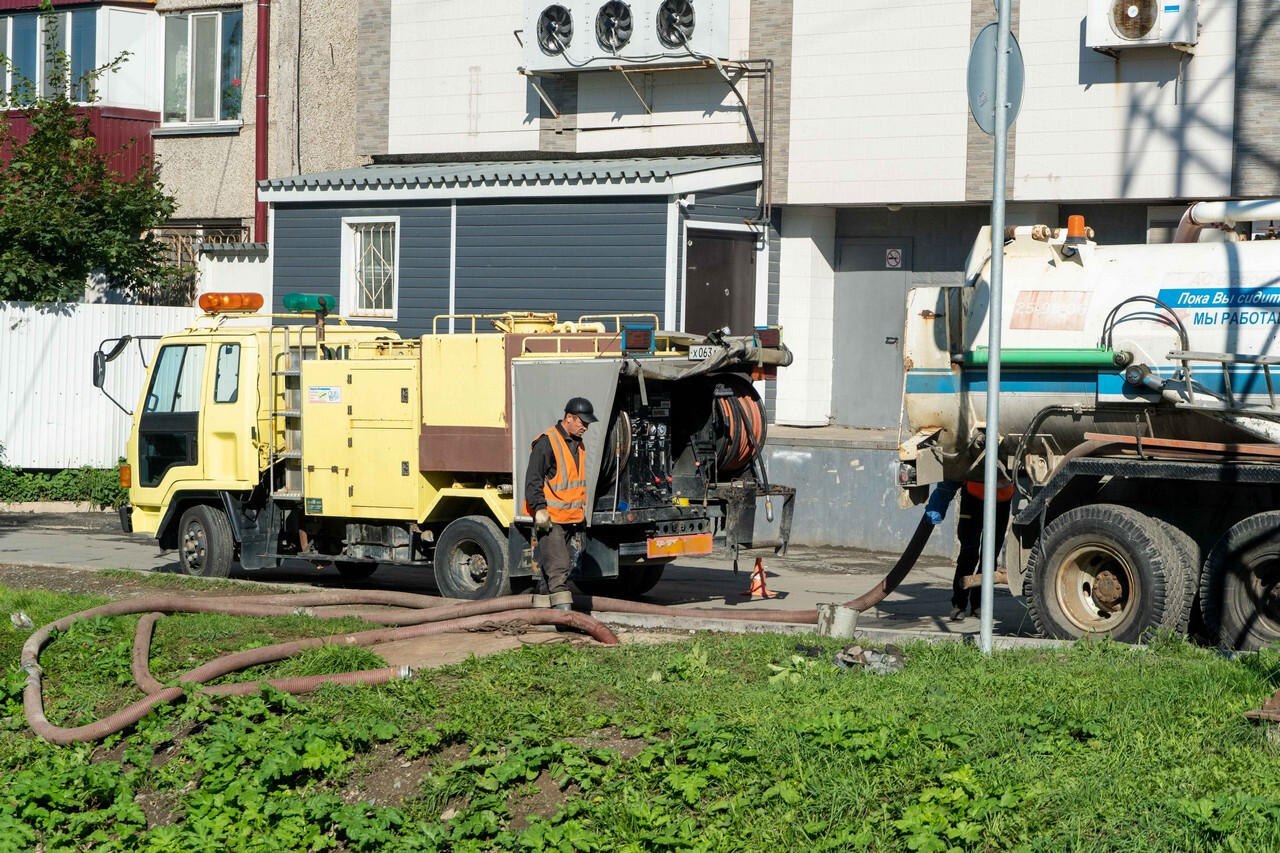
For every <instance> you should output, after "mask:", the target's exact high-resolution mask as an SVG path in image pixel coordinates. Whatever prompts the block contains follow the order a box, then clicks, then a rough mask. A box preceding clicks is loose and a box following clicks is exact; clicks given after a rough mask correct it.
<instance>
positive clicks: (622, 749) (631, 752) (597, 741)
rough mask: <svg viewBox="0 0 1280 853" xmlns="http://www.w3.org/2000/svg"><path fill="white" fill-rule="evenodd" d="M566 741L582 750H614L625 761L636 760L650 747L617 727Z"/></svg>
mask: <svg viewBox="0 0 1280 853" xmlns="http://www.w3.org/2000/svg"><path fill="white" fill-rule="evenodd" d="M565 740H566V741H567V742H568V743H571V744H573V745H574V746H576V747H579V748H581V749H612V750H613V751H614V752H617V753H618V754H619V755H620V756H622V758H623V760H629V759H632V758H635V757H636V756H637V755H639V754H640V751H641V750H643V749H644V748H645V747H646V746H648V745H649V743H648V741H646V740H645V739H644V738H637V737H627V736H625V735H623V733H622V729H620V728H618V727H617V726H606V727H605V728H603V729H598V730H596V731H594V732H592V733H591V734H589V735H586V736H585V737H570V738H565Z"/></svg>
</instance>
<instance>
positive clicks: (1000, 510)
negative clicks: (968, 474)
mask: <svg viewBox="0 0 1280 853" xmlns="http://www.w3.org/2000/svg"><path fill="white" fill-rule="evenodd" d="M985 491H986V489H985V486H984V484H983V481H982V480H969V481H968V482H966V483H965V484H964V488H963V489H962V490H961V492H960V512H959V515H958V516H957V517H956V539H958V540H960V554H959V556H957V557H956V576H955V579H954V580H953V581H952V583H951V621H952V622H959V621H960V620H961V619H963V618H964V608H965V602H966V601H967V602H968V604H969V615H970V616H977V615H978V610H979V608H980V606H981V604H982V587H980V586H975V587H972V588H970V589H965V588H964V579H965V578H966V577H967V576H969V575H972V574H977V573H978V572H980V571H981V569H980V567H979V561H980V559H981V557H982V498H983V495H984V493H985ZM1012 501H1013V483H1012V482H1010V481H1008V480H997V481H996V542H995V545H996V553H999V552H1000V549H1001V548H1002V547H1004V532H1005V529H1006V528H1008V526H1009V506H1010V503H1011V502H1012Z"/></svg>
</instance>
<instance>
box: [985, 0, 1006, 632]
mask: <svg viewBox="0 0 1280 853" xmlns="http://www.w3.org/2000/svg"><path fill="white" fill-rule="evenodd" d="M997 9H998V10H999V20H998V23H997V27H998V28H997V30H996V91H995V96H996V103H995V108H996V115H995V142H996V153H995V168H994V175H993V179H992V188H991V195H992V198H991V282H990V284H991V293H990V298H989V300H988V303H987V306H988V315H987V335H988V340H987V347H988V349H987V441H986V445H985V446H986V468H985V470H984V472H983V486H984V489H983V502H982V613H981V620H980V622H981V627H980V633H979V635H978V641H979V648H981V649H982V652H983V654H991V643H992V625H993V623H994V618H993V613H992V611H993V609H994V604H995V581H996V540H997V536H996V505H997V502H998V500H999V498H998V496H997V489H996V481H997V475H998V473H999V472H998V470H997V465H998V463H999V461H1000V460H999V456H1000V453H999V450H1000V327H1001V324H1002V323H1003V322H1004V320H1003V317H1004V313H1003V308H1002V306H1001V295H1002V294H1001V291H1002V290H1003V289H1004V199H1005V160H1006V158H1007V157H1008V153H1009V111H1008V108H1009V49H1010V48H1009V40H1010V17H1011V13H1012V9H1011V0H997Z"/></svg>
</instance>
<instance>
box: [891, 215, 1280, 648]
mask: <svg viewBox="0 0 1280 853" xmlns="http://www.w3.org/2000/svg"><path fill="white" fill-rule="evenodd" d="M1231 204H1232V203H1220V204H1216V205H1204V204H1202V205H1198V206H1196V207H1193V208H1192V209H1191V211H1189V212H1188V216H1187V217H1184V227H1183V228H1180V237H1183V236H1184V235H1192V236H1193V234H1194V232H1195V231H1196V230H1197V229H1196V227H1195V226H1196V224H1197V221H1199V222H1206V221H1212V222H1214V223H1218V224H1223V223H1225V227H1229V226H1231V225H1233V224H1234V221H1233V220H1238V221H1242V222H1243V221H1250V220H1255V219H1259V220H1260V219H1271V218H1280V204H1275V203H1273V204H1272V206H1270V207H1268V206H1266V205H1260V204H1259V203H1256V202H1255V203H1237V206H1236V207H1232V206H1231ZM1250 208H1252V209H1250ZM1188 226H1190V227H1188ZM1228 236H1229V237H1235V236H1237V235H1235V234H1234V233H1232V234H1229V235H1228ZM1006 237H1007V240H1006V242H1005V245H1004V253H1005V255H1004V257H1005V267H1004V270H1005V272H1004V298H1003V317H1002V324H1003V325H1002V328H1001V335H1002V344H1001V360H1002V370H1001V396H1000V443H999V447H998V453H999V459H998V461H999V464H1000V465H1001V467H1002V469H1003V471H1004V472H1005V474H1006V476H1007V477H1008V478H1009V479H1013V480H1015V481H1016V482H1017V483H1018V494H1017V496H1016V497H1015V503H1014V507H1013V521H1012V529H1011V533H1010V535H1009V537H1008V540H1007V543H1006V549H1005V559H1004V562H1005V568H1006V571H1007V578H1008V583H1009V586H1010V588H1011V589H1012V590H1013V591H1014V593H1015V594H1018V593H1021V594H1022V595H1024V596H1026V597H1027V599H1028V600H1029V609H1030V613H1031V616H1032V618H1033V620H1034V623H1035V626H1036V628H1037V629H1038V630H1039V631H1041V632H1042V633H1044V634H1045V635H1048V636H1051V637H1064V638H1074V637H1080V636H1084V635H1086V634H1092V633H1097V634H1108V635H1110V636H1112V637H1114V638H1116V639H1118V640H1123V641H1130V642H1132V641H1136V640H1138V639H1140V638H1141V637H1142V636H1143V634H1144V633H1145V632H1147V631H1148V630H1149V629H1152V628H1171V629H1174V630H1176V631H1187V630H1189V629H1190V630H1192V631H1194V632H1197V633H1201V634H1203V635H1206V636H1207V637H1208V638H1209V639H1211V640H1212V641H1214V642H1216V643H1218V644H1221V645H1224V646H1230V647H1235V648H1241V649H1256V648H1259V647H1261V646H1263V645H1266V644H1269V643H1273V642H1277V641H1280V405H1278V403H1277V390H1278V389H1277V387H1276V385H1277V383H1278V382H1280V375H1276V376H1273V370H1275V368H1276V367H1277V366H1280V340H1277V338H1278V337H1280V241H1270V240H1254V241H1248V242H1241V241H1238V240H1235V239H1232V240H1230V241H1228V242H1213V243H1200V242H1183V243H1175V244H1172V245H1124V246H1105V245H1098V244H1096V243H1094V242H1093V240H1092V232H1091V231H1090V230H1089V229H1087V228H1086V227H1085V224H1084V222H1083V220H1082V219H1081V218H1080V217H1071V221H1070V224H1069V227H1068V229H1067V230H1066V231H1059V230H1057V229H1050V228H1048V227H1045V226H1035V227H1018V228H1011V229H1009V230H1008V232H1007V233H1006ZM990 246H991V241H990V231H989V229H984V230H983V232H982V233H981V234H980V235H979V237H978V239H977V241H976V243H975V245H974V249H973V252H972V253H971V255H970V258H969V262H968V264H967V269H966V280H965V284H964V286H963V287H923V288H916V289H915V290H913V291H912V292H911V293H910V295H909V297H908V300H909V301H908V310H907V328H906V337H905V350H904V356H905V357H904V368H905V371H906V377H905V403H904V418H905V421H906V428H905V429H904V430H903V435H904V437H906V440H905V441H904V442H903V444H902V446H901V449H900V465H899V472H898V477H899V485H900V486H902V488H903V494H904V501H903V502H904V505H905V504H907V503H911V502H914V503H919V502H922V501H923V500H925V498H926V497H927V495H928V492H929V487H930V486H931V485H933V484H936V483H940V482H942V481H944V480H953V481H954V480H966V479H981V477H982V464H983V461H982V460H983V457H984V452H985V450H984V441H983V438H984V434H983V430H984V428H985V423H984V421H985V413H986V392H987V377H986V370H987V350H986V349H985V344H986V341H987V338H988V335H987V304H988V296H989V292H990V291H989V283H988V279H987V276H988V274H989V271H990V255H991V252H990Z"/></svg>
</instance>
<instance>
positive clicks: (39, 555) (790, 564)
mask: <svg viewBox="0 0 1280 853" xmlns="http://www.w3.org/2000/svg"><path fill="white" fill-rule="evenodd" d="M758 553H759V555H760V556H763V558H764V562H765V568H766V571H767V575H768V585H769V588H770V590H773V591H776V592H778V593H780V595H779V596H778V597H777V598H774V599H771V600H767V601H760V600H756V601H751V600H748V599H747V598H745V597H744V596H743V595H742V592H743V590H745V589H746V588H747V585H748V579H749V569H750V567H751V564H752V562H753V560H754V557H755V556H757V554H756V553H752V554H751V555H750V556H744V559H743V562H742V569H743V571H742V572H741V573H739V574H736V575H735V574H734V573H733V571H732V567H731V564H730V563H729V562H727V561H725V560H719V559H715V560H713V559H694V560H688V561H681V562H677V563H675V564H673V565H671V566H668V568H667V571H666V573H665V575H664V577H663V579H662V582H661V583H659V584H658V586H657V587H656V588H655V589H654V590H653V591H652V592H651V593H650V594H649V595H648V596H646V598H645V600H646V601H649V602H652V603H656V604H668V605H672V606H674V607H678V608H682V609H696V608H699V607H725V606H730V607H734V608H740V609H742V610H744V611H750V610H782V609H796V610H808V609H812V608H813V607H814V606H815V605H816V604H818V603H819V602H832V601H847V600H848V599H851V598H853V597H855V596H858V595H861V594H862V593H864V592H866V591H867V590H869V589H870V588H871V587H872V586H874V585H875V584H876V582H877V581H878V580H879V579H880V577H881V576H883V575H884V573H885V572H886V571H887V570H888V568H889V567H890V566H891V565H892V564H893V562H894V560H895V559H896V555H894V554H883V553H876V552H870V551H856V550H848V549H828V548H803V547H796V548H793V549H792V550H791V553H790V554H788V556H786V557H776V556H774V555H773V554H772V552H771V551H770V552H758ZM0 564H11V565H40V566H60V567H67V568H77V569H132V570H137V571H158V572H176V571H177V556H176V554H175V553H174V552H167V553H162V552H160V551H159V550H158V548H157V547H156V544H155V541H154V540H152V539H149V538H148V537H143V536H130V535H126V534H124V533H122V532H121V531H120V529H119V524H118V522H117V519H116V516H115V515H114V514H111V513H81V514H67V515H20V514H2V515H0ZM232 577H235V578H244V579H255V580H262V581H271V582H275V583H287V584H300V585H312V586H322V587H354V588H362V589H367V588H373V589H398V590H404V591H409V592H425V593H435V592H436V587H435V583H434V581H433V579H432V578H431V573H430V571H429V570H423V569H413V568H402V567H384V568H382V569H379V571H378V573H377V574H375V575H374V576H373V577H372V578H370V579H369V580H367V581H358V582H350V581H346V580H344V579H342V578H341V577H340V576H339V575H338V573H337V572H336V571H335V570H333V569H331V568H330V569H316V568H314V567H312V566H311V565H310V564H308V563H302V562H292V561H291V562H289V563H286V564H285V565H284V566H282V567H281V568H278V569H270V570H261V571H256V572H245V571H242V570H239V569H237V570H235V572H234V573H233V575H232ZM950 584H951V565H950V564H949V563H948V562H946V561H940V560H938V559H936V558H927V557H926V558H922V559H921V561H920V563H919V564H918V565H917V566H916V568H915V570H914V571H913V572H912V573H911V575H909V576H908V577H907V578H906V580H905V581H903V583H902V584H901V585H900V586H899V587H898V589H897V590H896V591H894V593H893V594H892V595H890V596H889V597H888V598H886V599H885V600H884V601H883V602H881V603H880V606H879V607H877V608H875V609H874V610H872V611H869V612H867V613H864V614H862V616H861V617H860V619H859V623H858V624H859V627H876V628H894V629H904V630H925V631H941V632H963V633H972V632H974V631H977V629H978V620H977V619H975V618H970V619H966V620H964V621H962V622H959V623H952V622H950V621H948V620H947V618H946V617H947V615H948V614H949V612H950V593H951V589H950ZM1027 630H1029V623H1028V620H1027V618H1026V610H1025V608H1024V607H1023V605H1022V604H1021V602H1020V601H1018V600H1017V599H1014V598H1012V597H1011V596H1010V595H1009V594H1008V592H1007V591H1005V590H1002V589H997V591H996V607H995V631H996V633H997V634H1004V635H1016V634H1021V633H1025V632H1026V631H1027Z"/></svg>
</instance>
